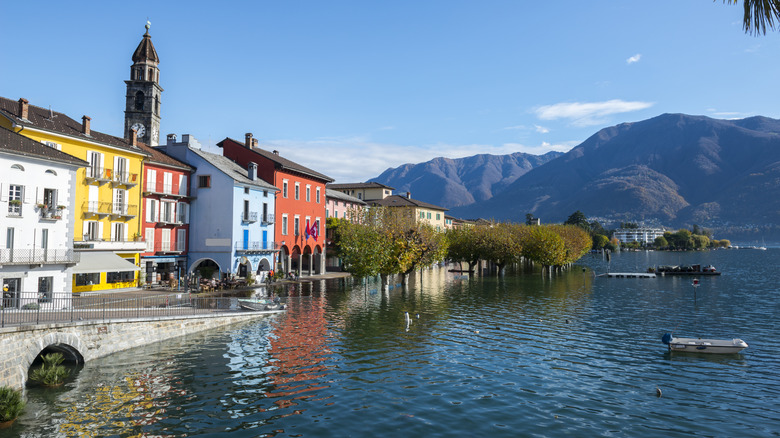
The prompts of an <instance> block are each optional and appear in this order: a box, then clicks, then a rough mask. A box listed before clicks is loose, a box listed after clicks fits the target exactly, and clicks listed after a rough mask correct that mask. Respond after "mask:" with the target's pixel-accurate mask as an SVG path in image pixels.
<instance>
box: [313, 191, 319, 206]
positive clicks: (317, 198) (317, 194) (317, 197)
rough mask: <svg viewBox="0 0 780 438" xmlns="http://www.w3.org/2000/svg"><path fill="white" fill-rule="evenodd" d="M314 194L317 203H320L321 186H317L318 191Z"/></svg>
mask: <svg viewBox="0 0 780 438" xmlns="http://www.w3.org/2000/svg"><path fill="white" fill-rule="evenodd" d="M314 196H316V201H317V204H319V203H320V188H319V187H317V193H316V194H315V195H314Z"/></svg>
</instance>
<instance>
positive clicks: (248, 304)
mask: <svg viewBox="0 0 780 438" xmlns="http://www.w3.org/2000/svg"><path fill="white" fill-rule="evenodd" d="M238 305H239V306H241V308H242V309H244V310H255V311H256V310H284V307H285V306H284V304H282V303H280V302H279V301H277V300H271V299H267V298H244V299H239V300H238Z"/></svg>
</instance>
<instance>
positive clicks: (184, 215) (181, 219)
mask: <svg viewBox="0 0 780 438" xmlns="http://www.w3.org/2000/svg"><path fill="white" fill-rule="evenodd" d="M176 213H177V219H178V220H177V221H176V222H178V223H180V224H186V223H189V222H190V204H187V203H185V202H180V203H179V205H178V206H177V208H176Z"/></svg>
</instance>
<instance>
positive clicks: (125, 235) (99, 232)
mask: <svg viewBox="0 0 780 438" xmlns="http://www.w3.org/2000/svg"><path fill="white" fill-rule="evenodd" d="M0 115H2V116H3V117H0V126H3V127H5V128H8V129H11V130H13V131H15V132H18V133H20V134H21V135H23V136H25V137H27V138H30V139H33V140H35V141H39V142H41V143H44V144H46V145H48V146H50V147H52V148H54V149H57V150H59V151H62V152H64V153H66V154H68V155H71V156H73V157H76V158H79V159H81V160H85V161H86V162H87V163H88V165H87V166H86V168H82V169H79V170H78V171H77V176H76V183H75V196H74V199H76V205H75V206H74V210H73V212H72V214H73V218H74V220H73V234H72V236H73V247H74V249H75V250H76V251H78V252H79V253H80V261H79V263H78V264H77V265H76V266H75V267H74V268H73V274H74V275H73V288H72V290H73V292H87V291H98V290H116V289H124V288H129V287H134V286H137V271H139V270H140V268H138V264H139V262H140V252H141V251H142V250H144V249H145V247H146V244H145V243H144V242H143V239H142V236H141V234H140V233H141V228H140V214H141V205H140V204H141V188H140V186H141V165H142V161H143V160H144V159H145V158H146V157H148V156H149V154H148V153H146V152H144V151H143V150H141V149H140V148H139V147H138V144H137V142H136V138H135V137H134V138H132V139H129V140H125V139H122V138H119V137H114V136H111V135H108V134H103V133H101V132H98V131H95V130H93V129H92V128H91V119H90V118H89V117H87V116H84V117H82V122H81V123H79V122H77V121H75V120H73V119H71V118H70V117H68V116H67V115H65V114H63V113H59V112H56V111H52V110H51V109H47V108H42V107H38V106H33V105H30V104H29V103H28V101H27V100H26V99H19V100H18V101H13V100H10V99H6V98H2V97H0ZM127 262H129V263H127Z"/></svg>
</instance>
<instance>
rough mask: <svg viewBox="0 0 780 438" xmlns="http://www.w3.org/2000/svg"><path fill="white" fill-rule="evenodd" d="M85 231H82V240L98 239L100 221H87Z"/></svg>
mask: <svg viewBox="0 0 780 438" xmlns="http://www.w3.org/2000/svg"><path fill="white" fill-rule="evenodd" d="M85 228H86V233H84V240H87V241H95V240H100V237H101V236H100V223H98V222H95V221H89V222H87V226H86V227H85Z"/></svg>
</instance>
